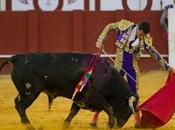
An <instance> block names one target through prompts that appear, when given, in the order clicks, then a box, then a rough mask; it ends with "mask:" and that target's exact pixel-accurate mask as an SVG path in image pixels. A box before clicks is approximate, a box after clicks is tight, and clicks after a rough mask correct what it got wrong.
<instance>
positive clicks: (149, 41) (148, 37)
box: [144, 34, 152, 46]
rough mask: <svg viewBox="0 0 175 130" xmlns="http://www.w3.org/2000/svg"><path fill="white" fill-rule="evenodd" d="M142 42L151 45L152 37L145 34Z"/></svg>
mask: <svg viewBox="0 0 175 130" xmlns="http://www.w3.org/2000/svg"><path fill="white" fill-rule="evenodd" d="M144 42H145V43H146V44H147V45H148V46H152V37H151V35H150V34H147V35H146V36H144Z"/></svg>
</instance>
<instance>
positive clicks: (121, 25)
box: [118, 19, 134, 31]
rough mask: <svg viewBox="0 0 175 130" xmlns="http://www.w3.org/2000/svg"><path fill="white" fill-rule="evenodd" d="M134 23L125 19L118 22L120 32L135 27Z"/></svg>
mask: <svg viewBox="0 0 175 130" xmlns="http://www.w3.org/2000/svg"><path fill="white" fill-rule="evenodd" d="M133 24H134V23H132V22H130V21H128V20H125V19H122V20H121V21H119V22H118V28H119V30H121V31H124V30H126V29H127V28H128V27H129V26H131V25H133Z"/></svg>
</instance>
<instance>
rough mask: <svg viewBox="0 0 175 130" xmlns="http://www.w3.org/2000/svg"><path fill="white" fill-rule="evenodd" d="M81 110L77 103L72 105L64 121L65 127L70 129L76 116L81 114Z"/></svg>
mask: <svg viewBox="0 0 175 130" xmlns="http://www.w3.org/2000/svg"><path fill="white" fill-rule="evenodd" d="M79 110H80V107H79V106H78V105H76V104H75V103H72V106H71V109H70V112H69V115H68V116H67V118H66V119H65V121H64V127H68V126H69V125H70V122H71V121H72V119H73V118H74V116H75V115H76V114H77V113H78V112H79Z"/></svg>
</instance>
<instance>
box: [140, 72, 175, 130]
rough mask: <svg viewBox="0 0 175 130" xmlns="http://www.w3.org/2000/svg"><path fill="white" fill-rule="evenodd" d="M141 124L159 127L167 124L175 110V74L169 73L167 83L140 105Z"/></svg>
mask: <svg viewBox="0 0 175 130" xmlns="http://www.w3.org/2000/svg"><path fill="white" fill-rule="evenodd" d="M138 111H141V113H142V116H141V125H142V127H144V128H157V127H161V126H163V125H164V124H166V123H167V122H168V121H169V120H170V119H171V117H172V116H173V114H174V112H175V74H174V73H169V76H168V78H167V81H166V83H165V84H164V86H163V87H162V88H161V89H160V90H158V91H157V92H156V93H155V94H154V95H153V96H151V97H150V98H149V99H148V100H146V101H145V102H144V103H143V104H141V105H140V106H139V107H138Z"/></svg>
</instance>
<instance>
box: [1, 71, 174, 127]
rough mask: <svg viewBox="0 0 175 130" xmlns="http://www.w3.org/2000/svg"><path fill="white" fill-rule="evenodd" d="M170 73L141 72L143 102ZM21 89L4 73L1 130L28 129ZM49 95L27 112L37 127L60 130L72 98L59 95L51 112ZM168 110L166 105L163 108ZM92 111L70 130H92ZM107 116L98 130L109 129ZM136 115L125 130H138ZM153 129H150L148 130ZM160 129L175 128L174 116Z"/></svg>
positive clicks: (79, 117)
mask: <svg viewBox="0 0 175 130" xmlns="http://www.w3.org/2000/svg"><path fill="white" fill-rule="evenodd" d="M167 75H168V73H167V72H164V71H151V72H147V73H142V74H141V75H140V86H139V94H140V99H141V103H142V102H144V101H145V100H146V99H147V98H148V97H150V96H151V95H153V94H154V93H155V92H156V91H157V90H158V89H160V87H161V86H162V85H163V84H164V82H165V81H166V78H167ZM16 96H17V91H16V89H15V87H14V85H13V83H12V81H11V79H10V76H9V75H1V76H0V130H25V127H24V126H23V125H21V123H20V119H19V116H18V114H17V112H16V110H15V108H14V98H15V97H16ZM47 104H48V102H47V96H46V95H45V94H43V93H42V94H41V95H40V96H39V97H38V99H37V100H36V101H35V102H34V103H33V104H32V106H31V107H30V108H28V111H27V114H28V117H29V119H30V120H31V122H32V124H33V126H34V127H35V128H36V129H37V130H60V129H62V124H63V121H64V119H65V117H66V116H67V115H68V112H69V109H70V105H71V101H70V100H69V99H66V98H62V97H58V98H56V99H55V100H54V103H53V105H52V109H51V111H48V105H47ZM162 109H165V108H162ZM91 117H92V112H90V111H88V110H81V111H80V112H79V113H78V115H77V116H76V117H75V118H74V119H73V121H72V123H71V125H70V127H69V128H67V129H66V130H91V128H89V122H90V120H91ZM106 124H107V115H106V114H105V113H104V112H102V113H101V114H100V117H99V123H98V128H97V130H106V128H107V127H106ZM134 129H135V128H134V119H133V116H131V118H130V119H129V121H128V122H127V123H126V125H125V126H124V127H123V128H121V130H134ZM147 130H149V129H147ZM158 130H175V118H174V117H173V118H172V119H171V120H170V121H169V122H168V123H167V124H166V125H165V126H163V127H161V128H158Z"/></svg>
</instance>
